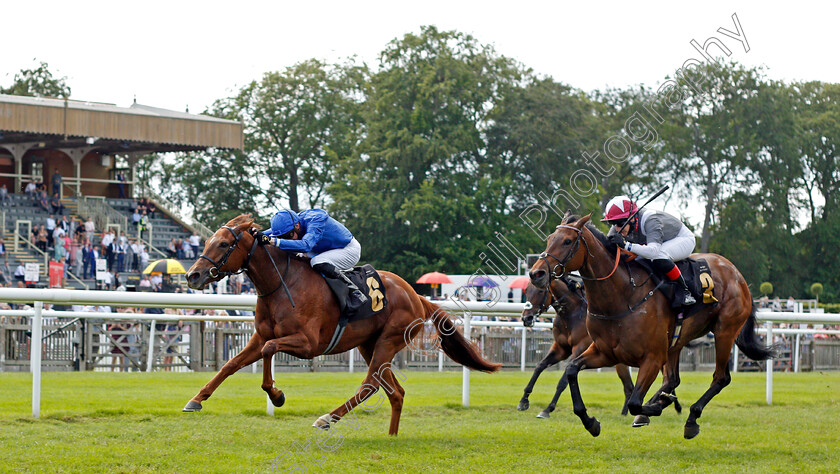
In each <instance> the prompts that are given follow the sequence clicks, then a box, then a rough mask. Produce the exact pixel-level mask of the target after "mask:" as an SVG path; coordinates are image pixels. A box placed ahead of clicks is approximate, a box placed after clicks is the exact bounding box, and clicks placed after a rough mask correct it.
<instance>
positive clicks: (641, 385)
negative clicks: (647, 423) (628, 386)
mask: <svg viewBox="0 0 840 474" xmlns="http://www.w3.org/2000/svg"><path fill="white" fill-rule="evenodd" d="M664 363H665V361H664V360H663V357H656V356H649V357H648V358H646V359H645V360H643V361H642V364H641V365H640V366H639V375H637V376H636V386H635V387H633V393H632V394H631V395H630V400H628V401H627V408H628V409H629V410H630V414H632V415H645V416H659V415H660V414H662V406H661V405H658V404H657V405H642V401H643V400H644V397H645V394H647V391H648V389H650V386H651V385H653V382H654V380H656V376H657V375H659V371H660V370H662V366H663V365H664Z"/></svg>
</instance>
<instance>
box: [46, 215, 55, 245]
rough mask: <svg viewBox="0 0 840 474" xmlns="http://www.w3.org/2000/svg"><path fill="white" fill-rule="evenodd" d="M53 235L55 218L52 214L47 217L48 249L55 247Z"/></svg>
mask: <svg viewBox="0 0 840 474" xmlns="http://www.w3.org/2000/svg"><path fill="white" fill-rule="evenodd" d="M53 234H55V217H53V215H52V214H50V216H49V217H47V247H48V248H52V247H53V239H54V238H55V236H54V235H53Z"/></svg>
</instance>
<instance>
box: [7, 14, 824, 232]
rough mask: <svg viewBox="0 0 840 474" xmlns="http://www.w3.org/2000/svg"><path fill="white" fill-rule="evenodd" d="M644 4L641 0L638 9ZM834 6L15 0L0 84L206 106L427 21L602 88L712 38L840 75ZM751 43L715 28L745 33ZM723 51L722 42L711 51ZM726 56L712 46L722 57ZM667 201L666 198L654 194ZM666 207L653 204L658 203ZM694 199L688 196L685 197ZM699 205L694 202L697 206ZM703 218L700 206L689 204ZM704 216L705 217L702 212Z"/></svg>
mask: <svg viewBox="0 0 840 474" xmlns="http://www.w3.org/2000/svg"><path fill="white" fill-rule="evenodd" d="M640 5H643V6H640ZM835 5H836V4H834V3H833V2H807V1H798V2H784V3H783V2H771V1H762V2H759V1H750V2H732V1H698V2H674V1H667V2H666V1H663V2H627V1H622V2H605V1H601V2H561V1H551V2H545V1H544V2H537V1H527V0H520V1H517V2H513V1H506V2H499V1H486V0H485V1H481V2H477V1H457V0H448V1H438V0H427V1H424V2H398V1H394V0H391V1H376V2H374V1H355V2H347V1H343V2H339V1H320V2H287V1H286V2H284V1H280V0H274V1H259V2H247V1H246V2H231V1H225V2H217V1H203V2H187V1H172V0H170V1H166V2H162V1H144V2H131V3H128V2H114V1H107V2H89V1H77V2H40V3H37V6H36V3H35V2H13V3H7V4H5V5H4V6H3V9H2V12H3V19H4V21H3V29H2V32H3V37H4V44H5V45H6V47H5V48H3V49H4V50H3V53H2V56H0V57H2V61H0V84H2V85H4V86H7V85H9V84H10V83H11V82H12V81H13V79H14V75H15V73H16V72H18V71H19V70H21V69H22V68H32V67H34V66H36V65H37V63H36V62H35V61H34V60H35V59H37V60H38V61H46V62H48V63H49V65H50V69H51V71H52V72H53V73H54V74H56V75H58V76H66V77H67V83H68V85H69V86H70V87H71V88H72V98H74V99H76V100H86V101H93V102H106V103H112V104H116V105H118V106H123V107H127V106H129V105H131V102H132V100H133V99H134V98H135V97H136V99H137V102H139V103H141V104H146V105H151V106H155V107H162V108H167V109H172V110H181V111H182V110H185V109H186V108H187V107H189V110H190V111H191V112H193V113H198V112H201V111H203V110H205V108H207V107H208V106H209V105H210V104H212V102H213V101H214V100H216V99H219V98H222V97H227V96H229V95H232V93H233V91H235V90H236V89H237V88H238V87H241V86H243V85H244V84H246V83H248V82H250V81H251V80H254V79H258V78H259V77H261V75H262V74H263V73H264V72H266V71H275V70H281V69H283V68H285V67H288V66H291V65H293V64H295V63H296V62H299V61H303V60H306V59H309V58H318V59H323V60H326V61H336V60H339V59H341V58H346V57H348V56H352V55H355V56H358V57H359V58H360V59H361V60H363V61H365V62H367V63H368V64H369V65H371V66H376V64H377V56H378V53H379V52H380V51H382V49H384V48H385V46H386V45H387V43H388V42H389V41H391V40H393V39H395V38H399V37H402V36H403V35H405V34H406V33H408V32H415V33H416V32H418V31H419V29H420V26H421V25H436V26H437V27H438V28H439V29H441V30H458V31H461V32H464V33H469V34H472V35H473V36H475V37H476V38H477V39H478V40H479V41H480V42H482V43H486V44H492V45H494V46H495V48H496V50H497V51H498V52H499V53H501V54H504V55H506V56H509V57H511V58H514V59H516V60H518V61H520V62H521V63H523V64H525V65H526V66H528V67H531V68H532V69H533V70H534V71H536V72H537V73H540V74H543V75H548V76H551V77H553V78H554V79H555V80H557V81H560V82H564V83H566V84H569V85H571V86H573V87H577V88H580V89H583V90H584V91H592V90H594V89H601V88H604V87H606V86H616V87H624V86H628V85H632V84H639V83H644V84H647V85H650V86H654V85H656V84H657V83H659V82H661V81H662V80H663V79H664V78H665V77H666V76H667V75H669V74H672V73H673V71H674V70H675V69H676V68H677V67H679V66H680V65H681V64H682V63H683V62H684V61H686V60H687V59H690V58H697V59H700V57H699V54H698V52H697V51H696V50H695V49H694V48H693V47H692V46H691V44H690V42H691V40H695V41H697V42H698V43H700V44H704V43H706V41H707V39H708V38H710V37H711V36H715V37H717V38H719V39H720V40H722V41H723V43H724V44H725V45H726V46H727V47H728V48H729V50H730V51H731V56H730V58H731V59H733V60H737V61H739V62H741V63H744V64H747V65H764V66H766V67H767V74H768V75H769V77H771V78H774V79H784V80H787V81H794V80H820V81H826V82H840V62H838V61H837V60H836V59H835V54H834V53H835V49H836V47H837V45H838V41H837V26H836V22H837V19H838V18H839V17H840V16H838V14H837V13H838V10H840V8H839V7H837V6H835ZM733 14H737V17H738V20H739V22H740V25H741V28H742V29H743V35H744V36H745V37H746V41H747V42H748V44H749V51H746V50H745V49H746V48H745V47H744V45H743V44H742V43H740V42H738V41H736V40H735V39H732V38H730V37H727V36H726V35H724V34H721V33H719V32H718V29H719V28H724V29H726V30H729V31H731V32H736V25H735V24H734V23H733V19H732V15H733ZM712 50H714V48H712ZM714 51H716V54H720V53H719V52H717V50H714ZM658 201H662V199H660V200H658ZM662 205H664V202H659V203H658V205H657V203H654V204H653V205H652V206H651V207H654V208H657V207H661V206H662ZM682 205H683V206H686V205H687V204H686V203H682ZM695 207H697V206H695ZM682 212H686V213H687V214H688V215H689V216H690V217H691V219H690V220H691V221H692V222H693V223H694V224H698V223H699V222H700V216H702V212H699V208H696V209H683V211H682ZM698 212H699V215H698Z"/></svg>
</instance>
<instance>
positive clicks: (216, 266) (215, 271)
mask: <svg viewBox="0 0 840 474" xmlns="http://www.w3.org/2000/svg"><path fill="white" fill-rule="evenodd" d="M222 229H227V230H228V232H230V233H231V235H233V245H231V246H230V247H228V249H227V252H225V254H224V255H222V258H221V259H220V260H219V261H218V262H217V261H215V260H213V259H212V258H210V257H208V256H207V255H204V254H201V255H199V256H198V258H203V259H205V260H207V261H208V262H210V264H211V265H213V267H212V268H210V270H208V271H207V272H208V273H209V274H210V277H211V278H216V277H218V276H223V277H225V276H230V275H238V274H240V273H242V272H244V271H246V270H247V269H248V264H249V263H250V262H251V256H252V255H254V250H256V248H257V239H254V244H253V245H252V246H251V251H250V252H248V257H246V258H245V263H243V264H242V266H241V267H239V270H238V271H235V272H231V271H222V267H223V266H225V265H227V261H228V259H229V258H230V256H231V254H233V251H234V250H236V248H237V246H238V245H239V240H240V239H241V238H242V234H244V232H235V231H234V230H233V229H232V228H230V227H228V226H226V225H223V226H222Z"/></svg>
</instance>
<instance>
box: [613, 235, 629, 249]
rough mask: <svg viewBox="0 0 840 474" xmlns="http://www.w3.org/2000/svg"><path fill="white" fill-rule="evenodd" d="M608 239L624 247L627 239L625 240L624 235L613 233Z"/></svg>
mask: <svg viewBox="0 0 840 474" xmlns="http://www.w3.org/2000/svg"><path fill="white" fill-rule="evenodd" d="M609 240H610V242H612V243H614V244H615V245H618V246H619V247H621V248H625V247H626V246H627V240H625V239H624V236H623V235H621V234H613V235H611V236H610V237H609Z"/></svg>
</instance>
